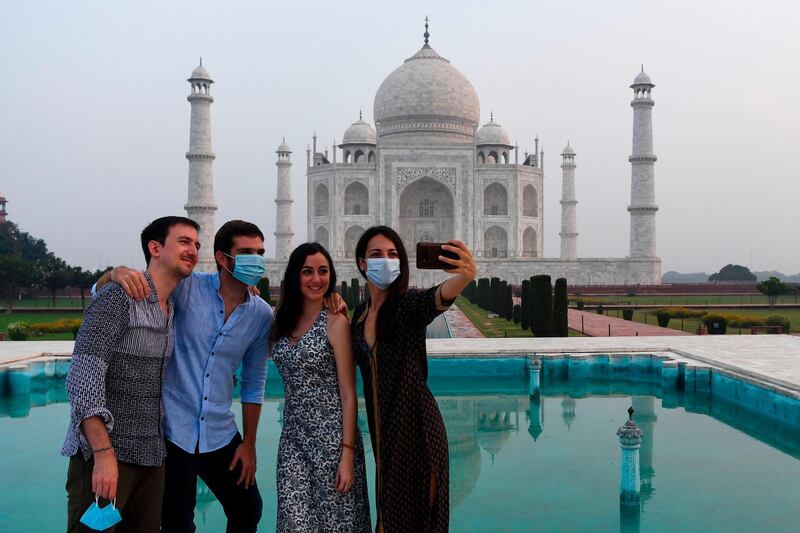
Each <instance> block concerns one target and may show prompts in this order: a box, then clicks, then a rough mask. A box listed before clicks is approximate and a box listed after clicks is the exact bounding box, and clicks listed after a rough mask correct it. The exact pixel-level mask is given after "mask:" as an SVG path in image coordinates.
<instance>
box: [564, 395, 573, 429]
mask: <svg viewBox="0 0 800 533" xmlns="http://www.w3.org/2000/svg"><path fill="white" fill-rule="evenodd" d="M561 419H562V420H563V421H564V423H565V424H566V425H567V431H571V430H572V422H574V421H575V399H574V398H564V399H563V400H561Z"/></svg>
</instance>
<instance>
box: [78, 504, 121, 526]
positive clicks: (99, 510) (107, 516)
mask: <svg viewBox="0 0 800 533" xmlns="http://www.w3.org/2000/svg"><path fill="white" fill-rule="evenodd" d="M97 502H98V498H97V496H95V497H94V503H93V504H92V505H90V506H89V508H88V509H86V512H85V513H83V516H81V524H83V525H84V526H86V527H89V528H91V529H94V530H95V531H103V530H105V529H108V528H110V527H112V526H114V525H116V524H118V523H120V522H121V521H122V515H120V514H119V510H118V509H117V499H116V498H114V501H112V502H111V503H109V504H108V505H106V506H105V507H100V506H99V505H98V503H97Z"/></svg>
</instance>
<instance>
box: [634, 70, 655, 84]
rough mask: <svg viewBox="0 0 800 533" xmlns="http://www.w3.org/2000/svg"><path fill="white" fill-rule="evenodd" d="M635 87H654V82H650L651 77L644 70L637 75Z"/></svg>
mask: <svg viewBox="0 0 800 533" xmlns="http://www.w3.org/2000/svg"><path fill="white" fill-rule="evenodd" d="M633 85H653V82H652V81H650V76H648V75H647V73H646V72H645V71H644V68H643V69H642V71H641V72H640V73H639V74H637V75H636V78H635V79H634V80H633ZM633 85H631V87H633ZM653 86H654V85H653ZM654 87H655V86H654Z"/></svg>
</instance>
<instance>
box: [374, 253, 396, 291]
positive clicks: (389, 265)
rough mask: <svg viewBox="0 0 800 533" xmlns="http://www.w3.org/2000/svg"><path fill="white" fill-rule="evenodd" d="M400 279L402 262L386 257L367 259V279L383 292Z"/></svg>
mask: <svg viewBox="0 0 800 533" xmlns="http://www.w3.org/2000/svg"><path fill="white" fill-rule="evenodd" d="M398 277H400V260H399V259H390V258H386V257H372V258H369V259H367V279H368V280H369V281H371V282H372V284H373V285H375V286H376V287H378V288H379V289H381V290H385V289H387V288H388V287H389V285H391V284H392V283H393V282H394V280H396V279H397V278H398Z"/></svg>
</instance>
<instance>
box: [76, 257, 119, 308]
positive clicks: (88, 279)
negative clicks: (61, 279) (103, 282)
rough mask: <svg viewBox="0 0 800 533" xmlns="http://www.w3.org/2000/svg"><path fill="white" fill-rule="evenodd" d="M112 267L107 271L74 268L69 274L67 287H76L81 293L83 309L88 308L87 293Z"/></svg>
mask: <svg viewBox="0 0 800 533" xmlns="http://www.w3.org/2000/svg"><path fill="white" fill-rule="evenodd" d="M108 270H110V267H109V268H107V269H105V270H100V269H98V270H95V271H94V272H92V271H90V270H84V269H82V268H81V267H72V268H71V269H70V272H69V282H68V283H67V285H69V286H71V287H75V288H76V289H78V290H79V291H81V307H82V308H84V309H85V308H86V291H87V290H89V289H91V288H92V285H94V284H95V282H97V280H98V279H100V276H102V275H103V274H105V273H106V272H107V271H108Z"/></svg>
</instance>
